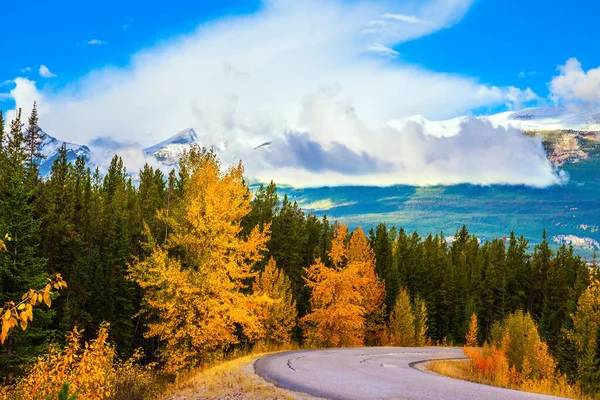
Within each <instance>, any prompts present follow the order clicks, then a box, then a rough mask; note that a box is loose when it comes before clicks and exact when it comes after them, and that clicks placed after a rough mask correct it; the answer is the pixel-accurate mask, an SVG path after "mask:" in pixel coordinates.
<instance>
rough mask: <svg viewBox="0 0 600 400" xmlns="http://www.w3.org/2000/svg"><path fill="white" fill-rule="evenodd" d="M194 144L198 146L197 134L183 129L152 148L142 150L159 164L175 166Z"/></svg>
mask: <svg viewBox="0 0 600 400" xmlns="http://www.w3.org/2000/svg"><path fill="white" fill-rule="evenodd" d="M194 144H198V145H199V144H200V139H198V134H196V131H194V130H193V129H191V128H190V129H185V130H183V131H181V132H179V133H178V134H176V135H175V136H172V137H170V138H169V139H167V140H164V141H162V142H160V143H157V144H155V145H154V146H151V147H148V148H146V149H144V153H145V154H146V155H148V156H152V157H154V158H156V160H157V161H159V162H160V163H162V164H164V165H167V166H175V165H177V163H178V162H179V159H180V158H181V156H182V155H183V152H184V151H186V150H189V148H190V147H191V146H192V145H194Z"/></svg>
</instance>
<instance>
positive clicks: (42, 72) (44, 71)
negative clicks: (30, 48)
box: [39, 64, 56, 78]
mask: <svg viewBox="0 0 600 400" xmlns="http://www.w3.org/2000/svg"><path fill="white" fill-rule="evenodd" d="M39 73H40V76H41V77H42V78H54V77H55V76H56V74H53V73H52V72H50V69H48V67H46V66H45V65H43V64H42V65H40V69H39Z"/></svg>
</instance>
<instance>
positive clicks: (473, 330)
mask: <svg viewBox="0 0 600 400" xmlns="http://www.w3.org/2000/svg"><path fill="white" fill-rule="evenodd" d="M478 330H479V328H478V326H477V315H475V313H473V314H471V322H470V323H469V331H468V332H467V336H466V338H465V346H467V347H477V346H478V340H477V334H478Z"/></svg>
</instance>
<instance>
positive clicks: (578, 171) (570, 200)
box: [40, 107, 600, 259]
mask: <svg viewBox="0 0 600 400" xmlns="http://www.w3.org/2000/svg"><path fill="white" fill-rule="evenodd" d="M477 118H480V119H485V120H488V121H490V122H491V123H492V124H493V125H495V126H504V127H508V126H512V127H514V128H517V129H521V130H523V131H525V132H526V133H527V134H534V133H535V134H539V135H541V137H542V141H543V144H544V146H545V148H546V151H547V153H548V158H549V159H550V160H551V161H552V162H553V163H554V164H555V165H557V166H560V167H561V170H563V171H565V173H566V174H568V175H569V181H568V182H567V183H566V184H564V185H555V186H553V187H550V188H544V189H538V188H531V187H524V186H504V185H491V186H477V185H469V184H463V185H454V186H448V187H441V186H438V187H418V188H417V187H412V186H406V185H397V186H391V187H370V188H368V190H366V189H365V188H360V187H330V188H311V189H294V188H292V187H280V188H279V192H280V194H281V195H284V194H287V195H289V196H290V198H291V199H293V200H295V201H298V204H299V205H300V207H301V208H303V209H304V210H306V211H311V212H313V213H314V214H315V215H323V214H325V213H326V214H327V216H328V217H330V218H335V219H338V220H340V221H341V222H344V223H346V224H348V225H349V226H350V227H351V228H355V227H358V226H362V227H363V229H365V230H368V229H370V228H371V227H374V226H375V224H377V223H379V222H384V221H385V222H387V223H388V226H402V227H404V228H405V229H406V230H408V231H409V232H412V231H413V230H416V231H418V232H419V233H420V234H421V235H428V234H429V233H431V232H439V231H440V230H442V231H444V233H445V234H446V235H447V237H452V235H453V233H454V232H455V230H456V229H457V228H460V225H461V224H462V223H465V224H467V226H468V228H469V230H470V232H471V233H472V234H474V235H476V236H477V237H478V238H480V239H482V240H484V239H489V238H492V237H503V236H507V235H508V234H510V231H511V230H513V229H514V230H515V231H516V232H517V233H519V234H523V235H525V237H526V238H527V239H528V240H530V243H531V246H533V245H534V244H535V243H538V242H539V240H540V238H541V234H542V231H543V230H544V229H546V230H547V233H548V238H549V240H550V242H551V244H552V245H553V246H554V247H557V246H559V245H560V244H562V243H565V244H568V245H573V246H574V247H575V250H576V251H577V253H578V254H581V255H583V256H584V257H586V258H588V259H591V258H592V257H593V254H594V252H597V251H600V244H599V243H600V208H599V207H598V198H599V197H600V116H598V115H596V116H594V115H586V114H582V113H575V112H570V111H568V110H564V109H560V108H552V107H550V108H530V109H525V110H520V111H510V112H505V113H501V114H496V115H491V116H484V117H477ZM467 119H468V117H458V118H454V119H450V120H446V121H429V120H428V119H426V118H424V117H423V116H413V117H409V118H403V119H399V120H395V121H391V122H390V123H389V124H390V125H391V126H395V127H398V128H401V127H402V126H406V125H408V124H409V123H416V124H418V125H420V126H422V127H423V130H424V131H425V132H426V133H429V134H431V135H435V136H450V135H455V134H457V133H458V132H459V130H460V126H461V124H462V123H463V122H465V121H466V120H467ZM62 144H65V145H66V146H67V148H68V150H69V151H68V155H69V160H74V159H75V157H77V156H79V155H81V156H84V157H85V158H86V160H87V161H90V160H105V159H110V158H111V157H112V155H114V152H115V150H114V149H113V150H110V151H109V150H106V149H105V150H102V149H96V148H92V149H91V150H90V148H88V147H87V146H82V145H77V144H73V143H66V142H61V141H59V140H57V139H55V138H53V137H51V136H49V135H45V137H44V143H43V144H42V146H41V148H40V150H41V151H42V152H43V153H44V154H45V155H47V156H48V158H47V159H46V160H44V163H43V164H42V174H44V175H47V174H48V173H49V171H50V166H51V165H52V162H53V161H54V159H55V158H56V156H57V153H58V149H59V148H60V146H61V145H62ZM192 144H201V143H200V139H199V137H198V135H197V134H196V132H195V131H194V130H193V129H186V130H183V131H181V132H179V133H177V134H176V135H175V136H172V137H171V138H169V139H167V140H165V141H163V142H160V143H157V144H156V145H154V146H151V147H148V148H146V149H143V150H142V149H138V153H139V152H143V154H144V155H145V156H146V157H152V158H154V159H156V160H157V161H158V162H159V163H162V164H163V165H165V166H167V167H169V168H171V167H173V166H175V165H176V164H177V162H178V161H179V159H180V157H181V155H182V153H183V151H184V150H186V149H188V148H189V146H191V145H192ZM274 145H275V144H272V143H271V142H264V143H262V144H260V143H257V146H256V151H262V150H264V149H266V148H270V147H272V146H274ZM116 152H117V153H119V150H116ZM121 154H123V153H122V152H121ZM92 156H93V157H92ZM132 172H134V171H132Z"/></svg>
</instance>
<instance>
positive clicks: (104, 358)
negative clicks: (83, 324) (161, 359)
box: [0, 323, 154, 400]
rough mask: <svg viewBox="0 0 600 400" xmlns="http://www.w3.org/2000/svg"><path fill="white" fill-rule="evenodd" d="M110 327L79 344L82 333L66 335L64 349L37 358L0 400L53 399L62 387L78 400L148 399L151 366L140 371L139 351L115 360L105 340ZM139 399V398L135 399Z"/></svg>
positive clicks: (102, 329) (76, 331) (5, 391)
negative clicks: (16, 399) (64, 385)
mask: <svg viewBox="0 0 600 400" xmlns="http://www.w3.org/2000/svg"><path fill="white" fill-rule="evenodd" d="M108 331H109V324H108V323H103V324H102V325H101V326H100V329H99V330H98V336H97V337H96V339H95V340H93V341H91V342H89V343H88V342H85V343H83V345H82V343H81V334H82V331H81V330H78V329H77V327H75V328H73V330H72V331H71V332H70V333H69V335H68V337H67V345H66V347H65V348H64V349H62V350H61V349H58V348H57V347H55V346H51V347H50V349H49V351H48V354H46V355H42V356H39V357H38V359H37V361H36V362H35V364H33V366H32V367H31V369H30V370H29V372H28V373H27V375H26V376H25V377H24V378H23V379H21V380H20V381H18V382H17V383H16V384H15V385H14V386H12V387H3V388H2V389H1V390H0V399H14V398H18V399H22V400H38V399H40V400H41V399H46V398H56V397H57V395H58V393H59V391H60V390H61V388H62V387H63V384H64V383H68V385H69V392H70V393H72V394H76V395H77V398H79V399H86V400H101V399H107V398H111V399H131V398H133V397H132V396H131V394H132V393H136V394H138V395H139V394H140V393H142V394H144V395H146V396H144V397H141V398H148V396H150V395H152V394H153V393H154V392H153V381H154V375H153V373H152V371H151V368H152V367H153V366H152V365H148V366H147V367H140V366H139V365H138V361H139V359H140V358H141V356H142V352H141V351H140V350H136V351H135V352H134V355H133V356H132V357H131V358H129V359H128V360H127V361H125V362H120V361H118V360H117V357H116V354H115V350H114V348H113V346H112V345H111V344H110V342H109V340H108V339H109V338H108ZM136 398H140V397H136Z"/></svg>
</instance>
